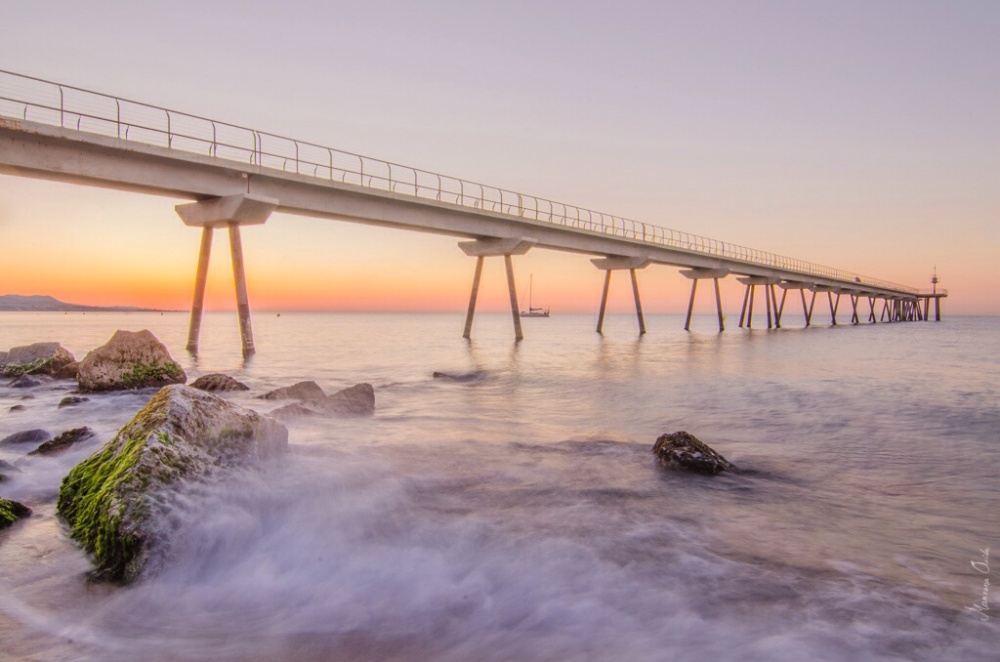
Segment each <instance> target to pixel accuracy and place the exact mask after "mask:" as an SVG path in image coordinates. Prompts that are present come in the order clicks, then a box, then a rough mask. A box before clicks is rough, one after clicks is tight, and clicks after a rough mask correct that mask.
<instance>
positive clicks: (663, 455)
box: [653, 431, 735, 476]
mask: <svg viewBox="0 0 1000 662" xmlns="http://www.w3.org/2000/svg"><path fill="white" fill-rule="evenodd" d="M653 452H654V453H655V454H656V456H657V457H658V458H660V461H661V462H662V463H663V464H665V465H667V466H669V467H677V468H681V469H688V470H690V471H695V472H697V473H702V474H708V475H710V476H714V475H715V474H717V473H720V472H722V471H732V470H733V469H735V467H734V466H733V465H732V464H730V463H729V462H728V461H727V460H726V458H724V457H722V456H721V455H719V454H718V453H716V452H715V451H714V450H712V448H711V447H710V446H709V445H708V444H706V443H704V442H703V441H701V440H699V439H698V438H697V437H695V436H694V435H693V434H690V433H688V432H683V431H682V432H674V433H672V434H663V435H660V436H659V437H658V438H657V440H656V443H655V444H654V445H653Z"/></svg>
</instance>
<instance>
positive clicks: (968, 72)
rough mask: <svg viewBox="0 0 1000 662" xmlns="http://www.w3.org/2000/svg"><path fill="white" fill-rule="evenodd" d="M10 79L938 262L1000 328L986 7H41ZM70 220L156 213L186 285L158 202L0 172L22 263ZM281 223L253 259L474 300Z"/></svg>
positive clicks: (529, 185)
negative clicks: (51, 83) (388, 275)
mask: <svg viewBox="0 0 1000 662" xmlns="http://www.w3.org/2000/svg"><path fill="white" fill-rule="evenodd" d="M0 68H4V69H8V70H12V71H16V72H20V73H25V74H30V75H35V76H39V77H42V78H48V79H53V80H56V81H60V82H65V83H69V84H74V85H78V86H81V87H85V88H92V89H95V90H98V91H103V92H108V93H113V94H119V95H122V96H126V97H131V98H134V99H137V100H141V101H147V102H150V103H155V104H160V105H164V106H168V107H172V108H176V109H178V110H185V111H189V112H192V113H196V114H201V115H205V116H209V117H213V118H217V119H222V120H229V121H232V122H235V123H239V124H244V125H248V126H252V127H255V128H259V129H262V130H267V131H271V132H275V133H283V134H286V135H291V136H295V137H300V138H303V139H306V140H311V141H314V142H318V143H322V144H328V145H331V146H334V147H339V148H342V149H346V150H351V151H357V152H361V153H364V154H368V155H371V156H375V157H380V158H385V159H390V160H394V161H397V162H402V163H406V164H411V165H415V166H419V167H423V168H426V169H429V170H435V171H440V172H444V173H448V174H454V175H458V176H462V177H466V178H470V179H478V180H481V181H485V182H488V183H492V184H496V185H500V186H505V187H507V188H511V189H515V190H523V191H525V192H528V193H535V194H538V195H542V196H546V197H550V198H554V199H557V200H564V201H566V202H570V203H573V204H578V205H581V206H589V207H592V208H596V209H599V210H602V211H607V212H611V213H615V214H620V215H624V216H628V217H632V218H635V219H637V220H642V221H647V222H653V223H658V224H661V225H666V226H669V227H673V228H676V229H681V230H687V231H691V232H696V233H699V234H704V235H707V236H710V237H714V238H718V239H723V240H726V241H732V242H736V243H742V244H745V245H749V246H753V247H756V248H760V249H764V250H770V251H773V252H776V253H782V254H786V255H791V256H793V257H798V258H802V259H807V260H811V261H814V262H818V263H823V264H828V265H831V266H835V267H841V268H845V269H850V270H854V271H858V272H861V273H865V274H870V275H872V276H876V277H882V278H886V279H889V280H893V281H897V282H902V283H905V284H910V285H914V286H918V287H922V286H925V285H926V284H927V279H928V277H929V275H930V271H931V269H932V268H933V267H934V265H935V264H936V265H937V267H938V270H939V271H940V272H941V276H942V278H943V281H944V283H943V284H944V285H945V286H947V287H949V288H950V289H951V290H952V295H953V296H952V299H951V300H950V301H949V305H950V306H951V307H952V309H954V310H957V311H958V312H990V313H994V314H997V313H1000V266H998V265H1000V230H998V227H1000V186H998V183H1000V122H998V119H997V118H998V117H1000V2H995V1H980V2H976V1H956V2H919V1H871V0H869V1H865V2H853V1H838V2H802V1H794V2H793V1H784V2H774V1H772V2H705V1H698V2H693V1H692V2H632V3H628V4H625V3H611V2H587V3H581V2H537V1H536V2H493V3H485V2H470V1H465V2H444V1H440V2H419V3H418V2H411V3H403V2H358V1H356V0H355V1H353V2H314V3H281V4H278V3H267V2H206V1H201V2H166V1H163V2H156V3H149V2H105V1H91V2H70V1H66V2H51V1H45V0H34V1H33V2H30V3H26V2H21V3H9V6H6V7H4V11H3V20H2V22H0ZM39 196H41V197H44V198H45V203H44V205H39V203H38V198H39ZM61 209H62V210H69V209H72V210H73V214H75V216H76V218H77V219H79V218H88V219H89V218H93V219H95V220H96V219H98V218H99V219H100V220H99V222H101V223H106V224H107V227H108V228H117V227H124V226H126V225H128V224H132V223H133V221H134V219H135V216H136V214H140V215H143V216H148V217H149V218H150V219H153V220H155V221H156V222H155V223H152V222H151V225H150V228H148V229H146V230H144V233H145V235H144V236H149V237H153V238H154V239H155V241H156V243H157V244H159V245H160V246H167V247H176V250H178V251H182V252H183V254H184V259H183V265H182V266H183V269H188V265H189V263H190V265H191V269H190V270H191V271H193V264H194V259H195V256H194V253H195V251H196V246H197V238H196V237H194V236H191V231H185V230H184V229H183V228H181V227H179V222H178V221H176V218H175V217H173V216H172V214H173V212H172V209H171V204H169V201H165V200H161V199H156V198H148V199H146V198H142V199H133V198H132V197H130V196H125V195H123V194H119V193H110V192H104V191H100V192H99V193H93V192H88V193H83V192H81V190H79V189H76V188H74V187H71V186H68V185H58V184H52V183H37V182H26V181H25V180H19V179H15V178H11V177H0V233H3V232H5V231H6V232H7V234H8V236H9V237H12V238H14V239H17V240H18V241H27V242H28V243H31V240H32V238H33V237H34V238H38V236H40V235H39V233H44V232H58V231H59V229H60V228H61V227H62V226H61V225H60V223H65V222H67V221H65V220H64V219H63V218H62V216H61V214H60V210H61ZM40 219H43V220H44V222H43V220H40ZM161 220H162V223H161V222H160V221H161ZM282 222H283V223H284V225H285V228H287V229H279V228H278V227H277V225H278V224H274V221H271V222H269V225H268V226H266V229H264V230H261V232H267V233H268V234H267V236H266V239H265V238H263V236H262V237H261V238H259V239H254V238H252V237H248V239H247V241H248V252H249V255H248V259H249V260H250V261H251V262H252V261H253V259H254V257H255V252H257V253H258V254H259V255H260V256H261V257H259V258H257V259H260V260H262V259H265V258H264V256H265V255H267V253H266V250H270V251H272V254H273V251H283V253H282V254H289V255H290V254H296V255H297V256H298V258H297V259H298V260H299V261H300V262H301V265H303V266H302V267H301V268H302V269H303V270H304V271H303V275H311V276H314V277H315V276H316V274H321V273H324V272H323V271H322V270H323V269H329V270H332V271H331V273H330V274H328V275H330V277H331V280H336V278H337V277H339V276H337V273H334V272H336V270H337V269H345V270H346V269H350V268H351V265H352V264H360V263H361V262H362V261H363V260H365V259H368V260H375V261H378V260H391V261H392V263H393V265H398V267H399V268H400V269H405V270H407V272H409V273H411V275H412V276H413V277H415V278H418V279H419V278H426V279H427V280H428V283H429V284H430V282H431V280H433V279H432V277H431V276H430V275H429V274H430V272H432V271H433V270H434V269H438V270H440V271H443V272H446V273H449V274H452V273H453V274H454V275H455V278H457V279H459V280H461V281H462V287H461V288H460V289H462V290H464V289H466V288H467V283H466V282H465V281H466V280H468V277H469V273H467V272H471V267H470V265H469V264H468V261H467V259H465V258H463V257H462V256H461V255H460V254H458V251H457V249H456V248H455V247H454V241H453V240H450V239H444V238H437V237H422V236H419V235H410V234H405V233H399V232H395V233H393V232H390V231H386V230H377V229H372V228H364V227H361V226H354V225H343V226H341V225H340V224H334V225H336V229H330V228H327V227H323V226H322V223H323V222H321V221H315V220H312V221H304V220H301V219H291V220H289V219H285V220H283V221H282ZM116 224H117V225H116ZM272 224H273V225H272ZM168 225H169V228H168V227H167V226H168ZM248 234H249V233H248ZM255 241H256V242H257V243H256V244H255V243H254V242H255ZM326 241H328V242H331V246H341V247H343V246H344V245H347V244H349V245H350V247H351V249H350V251H349V253H350V254H349V255H347V254H345V255H342V256H340V257H339V258H337V259H330V254H329V250H323V249H321V248H320V247H319V245H320V244H322V243H323V242H326ZM304 244H306V245H308V246H307V247H305V248H303V245H304ZM95 250H99V249H95ZM189 253H190V255H189ZM386 256H389V257H386ZM108 259H112V258H110V257H109V258H108ZM216 262H223V261H222V260H220V259H217V260H216ZM386 264H388V263H386ZM338 265H339V266H338ZM524 266H525V268H530V269H531V270H532V271H534V272H535V273H539V272H541V273H545V272H546V270H548V272H549V273H548V275H547V276H546V277H545V278H544V279H543V282H546V283H549V284H550V286H551V287H552V288H553V291H555V290H558V288H557V287H556V285H555V283H556V281H558V280H559V279H560V278H576V277H577V275H578V274H587V278H592V279H593V280H594V281H595V283H597V282H599V280H600V274H598V273H597V272H596V270H593V268H592V267H589V264H588V263H587V261H586V260H585V259H583V258H581V257H572V258H570V257H567V256H554V257H553V256H552V254H551V253H542V252H534V253H532V254H530V255H529V256H528V257H527V258H526V259H525V264H524ZM2 269H3V268H2V267H0V290H4V287H3V284H2V276H3V271H2ZM421 269H424V270H425V271H426V273H424V272H422V271H421ZM587 269H589V270H590V271H586V270H587ZM592 272H593V273H592ZM184 273H185V275H184V276H183V278H182V280H183V281H184V284H183V285H178V287H179V289H180V290H181V291H183V297H184V298H186V297H187V296H188V295H187V289H188V288H189V284H188V281H189V280H190V278H189V276H188V275H186V273H187V272H186V271H185V272H184ZM421 273H424V275H423V276H421ZM341 275H342V274H341ZM178 278H181V277H180V276H179V277H178ZM670 278H673V276H670ZM537 279H538V277H537V276H536V280H537ZM650 280H655V277H653V276H650ZM588 282H589V281H588ZM671 282H673V281H671ZM220 286H221V285H220ZM230 287H231V284H230ZM664 287H665V290H667V291H671V292H672V291H673V290H672V289H671V288H674V289H676V287H675V286H674V285H669V286H664ZM678 287H679V286H678ZM597 294H598V293H597V292H595V293H594V297H593V298H594V299H595V305H596V298H597ZM674 298H675V297H673V295H671V296H670V297H665V298H664V299H663V300H662V301H658V302H657V300H656V299H655V298H654V303H653V305H652V308H653V309H656V308H657V306H658V307H659V308H660V309H664V310H667V309H674V308H679V307H680V306H682V305H683V303H684V302H683V301H679V302H676V303H677V306H674V305H673V304H674V303H675V302H674V301H673V299H674Z"/></svg>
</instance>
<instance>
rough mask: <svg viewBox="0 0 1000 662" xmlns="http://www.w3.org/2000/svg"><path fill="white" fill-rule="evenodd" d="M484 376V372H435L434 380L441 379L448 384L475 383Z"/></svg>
mask: <svg viewBox="0 0 1000 662" xmlns="http://www.w3.org/2000/svg"><path fill="white" fill-rule="evenodd" d="M485 376H486V371H485V370H473V371H472V372H459V373H451V372H435V373H434V374H433V375H432V377H434V379H443V380H445V381H449V382H476V381H479V380H481V379H482V378H483V377H485Z"/></svg>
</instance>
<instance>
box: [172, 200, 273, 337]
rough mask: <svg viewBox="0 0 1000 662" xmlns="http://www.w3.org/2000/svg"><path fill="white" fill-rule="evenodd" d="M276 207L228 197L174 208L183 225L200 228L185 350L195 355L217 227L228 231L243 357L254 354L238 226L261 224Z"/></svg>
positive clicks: (268, 202)
mask: <svg viewBox="0 0 1000 662" xmlns="http://www.w3.org/2000/svg"><path fill="white" fill-rule="evenodd" d="M277 206H278V201H277V200H275V199H274V198H265V197H263V196H255V195H227V196H224V197H221V198H212V199H210V200H202V201H200V202H191V203H188V204H183V205H177V206H176V207H174V209H175V210H176V211H177V215H178V216H180V217H181V220H182V221H184V224H185V225H188V226H191V227H201V228H202V230H201V250H200V252H199V254H198V272H197V274H196V276H195V284H194V301H193V302H192V304H191V323H190V325H189V326H188V342H187V349H188V351H190V352H195V353H196V352H197V351H198V336H199V334H200V331H201V315H202V311H203V309H204V304H205V283H206V281H207V279H208V260H209V255H210V254H211V251H212V232H213V230H214V229H215V228H217V227H228V228H229V249H230V255H231V257H232V261H233V280H234V282H235V285H236V310H237V313H238V315H239V318H240V337H241V340H242V342H243V356H244V357H246V356H250V355H251V354H253V353H254V352H255V351H256V348H255V347H254V342H253V327H252V325H251V322H250V297H249V295H248V294H247V283H246V272H245V269H244V265H243V243H242V241H241V239H240V226H241V225H260V224H262V223H264V222H265V221H266V220H267V219H268V217H269V216H270V215H271V212H272V211H274V209H275V208H276V207H277Z"/></svg>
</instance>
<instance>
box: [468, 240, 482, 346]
mask: <svg viewBox="0 0 1000 662" xmlns="http://www.w3.org/2000/svg"><path fill="white" fill-rule="evenodd" d="M484 259H485V258H483V256H482V255H480V256H479V257H477V258H476V275H475V276H473V277H472V293H471V294H469V311H468V312H467V313H466V314H465V333H463V334H462V337H463V338H465V339H466V340H468V339H469V338H471V337H472V318H473V316H474V315H475V314H476V299H477V298H478V297H479V281H480V280H482V278H483V260H484Z"/></svg>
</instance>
